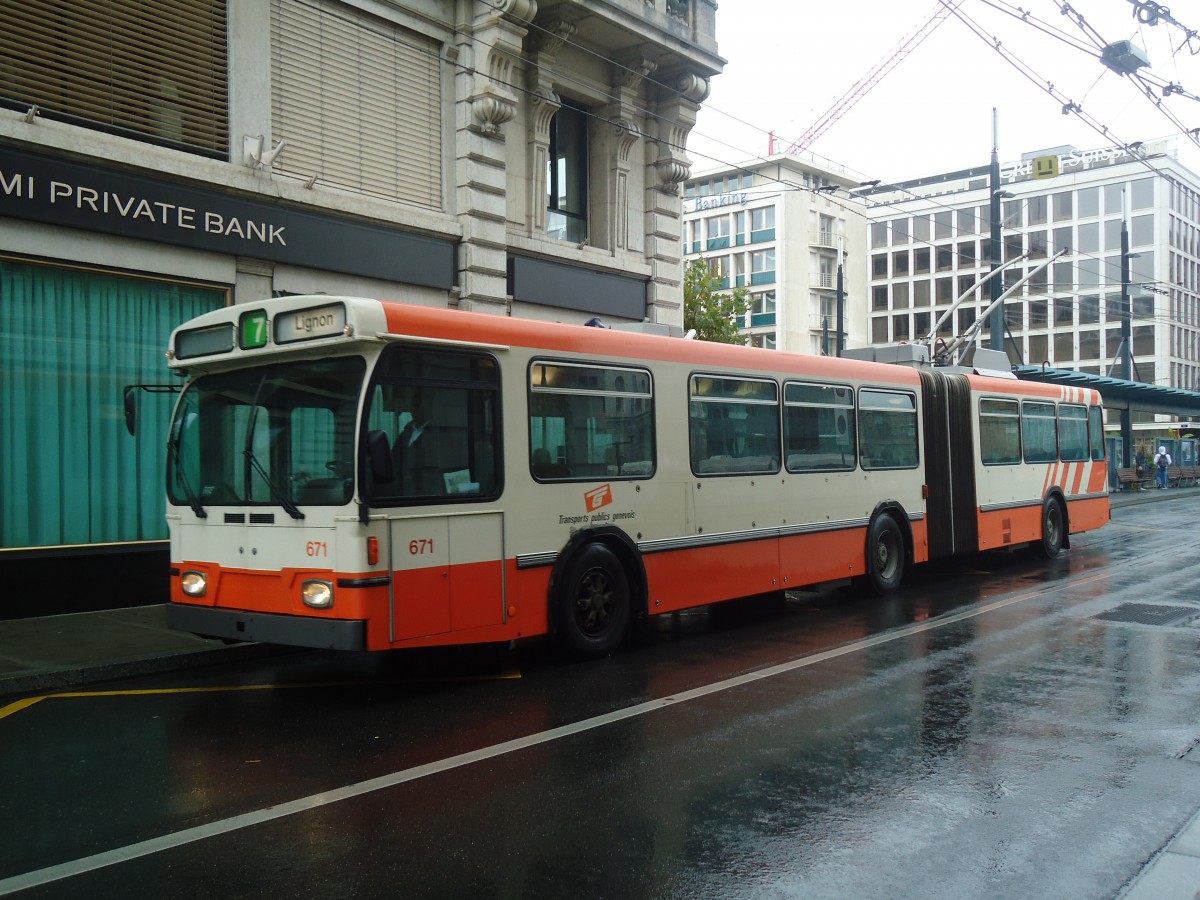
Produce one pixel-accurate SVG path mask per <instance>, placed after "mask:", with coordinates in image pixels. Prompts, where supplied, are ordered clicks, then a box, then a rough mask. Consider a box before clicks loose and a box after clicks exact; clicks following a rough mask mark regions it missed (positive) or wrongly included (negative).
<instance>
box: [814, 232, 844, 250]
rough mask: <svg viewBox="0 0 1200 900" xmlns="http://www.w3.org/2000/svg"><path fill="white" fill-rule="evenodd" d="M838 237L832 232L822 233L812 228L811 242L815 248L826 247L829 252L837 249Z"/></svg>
mask: <svg viewBox="0 0 1200 900" xmlns="http://www.w3.org/2000/svg"><path fill="white" fill-rule="evenodd" d="M837 241H838V235H837V232H834V231H824V230H822V229H820V228H814V229H813V232H812V242H813V245H814V246H817V247H828V248H829V249H831V250H836V249H837Z"/></svg>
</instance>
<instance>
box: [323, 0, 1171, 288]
mask: <svg viewBox="0 0 1200 900" xmlns="http://www.w3.org/2000/svg"><path fill="white" fill-rule="evenodd" d="M482 2H485V3H487V5H489V6H491V7H492V8H493V9H497V10H499V9H500V7H497V6H495V5H494V4H492V3H488V0H482ZM942 2H945V3H946V4H947V5H948V6H949V2H948V0H942ZM985 2H987V0H985ZM988 5H992V6H995V5H996V4H994V3H988ZM951 12H953V13H954V14H955V15H958V16H959V17H960V18H963V15H962V14H961V13H960V11H959V10H957V9H956V8H953V7H951ZM347 21H351V20H350V19H347ZM530 24H531V25H532V23H530ZM533 27H535V28H539V27H540V26H533ZM968 27H971V24H970V23H968ZM541 30H542V31H543V32H545V33H546V34H548V35H551V34H552V33H551V32H549V31H548V30H547V29H544V28H543V29H541ZM972 30H973V31H976V29H975V28H973V27H972ZM456 33H458V34H460V35H462V36H464V37H468V38H469V37H471V35H467V34H464V33H463V32H460V31H456ZM976 33H977V34H980V32H979V31H976ZM980 36H982V37H985V38H986V36H985V35H983V34H981V35H980ZM564 43H567V44H571V45H572V46H574V47H576V48H577V49H580V50H581V51H583V52H586V53H589V54H590V55H592V56H594V57H596V58H598V59H601V60H603V61H605V62H608V63H610V64H612V65H614V66H616V67H618V68H620V69H622V70H624V71H626V72H628V73H633V74H639V75H641V77H643V78H645V79H646V80H647V81H649V82H650V83H652V84H655V85H657V86H659V87H661V88H662V89H664V90H666V91H669V92H673V93H675V94H677V95H678V94H681V93H682V92H680V91H679V90H678V89H677V88H675V87H673V86H671V85H667V84H664V83H663V82H661V81H658V80H656V79H654V78H653V77H651V76H650V75H644V74H642V73H639V72H637V71H636V70H634V69H632V68H631V67H629V66H627V65H626V64H624V63H621V62H620V61H618V60H615V59H612V58H610V57H606V56H604V55H603V54H598V53H596V52H595V51H592V50H590V48H587V47H585V46H583V45H581V44H577V43H574V42H571V41H570V40H569V39H568V40H566V41H564ZM995 43H996V45H997V47H998V46H999V41H996V42H995ZM427 55H429V56H430V57H431V58H437V59H442V58H443V57H442V56H441V55H440V54H436V53H428V54H427ZM449 62H450V64H451V65H452V66H454V67H455V68H457V69H459V70H461V71H464V72H468V73H471V74H477V75H483V76H484V77H486V78H488V79H489V80H490V81H492V82H493V83H496V84H497V85H498V86H502V87H505V88H507V89H509V90H511V91H513V92H515V93H518V94H524V95H527V96H531V97H536V96H538V95H537V93H536V91H534V90H532V89H530V88H528V87H525V86H524V85H520V84H516V83H512V82H508V81H504V80H503V79H500V78H498V77H497V76H494V75H491V74H487V73H483V72H480V71H478V70H477V69H475V68H474V66H473V65H468V64H466V63H461V62H459V61H457V60H451V61H449ZM558 74H560V75H561V73H558ZM1023 74H1025V73H1023ZM1027 77H1028V75H1027ZM1035 83H1036V82H1035ZM577 84H578V85H580V86H583V85H584V83H583V82H582V81H579V82H577ZM587 87H588V90H589V92H590V93H595V89H594V85H590V84H589V85H587ZM601 93H603V92H601ZM605 96H606V97H607V99H610V100H617V99H619V98H618V97H617V95H615V94H606V95H605ZM579 111H580V112H581V113H583V114H584V115H585V116H587V117H589V118H591V119H593V120H595V121H598V122H602V123H605V124H608V125H613V126H618V125H620V124H621V123H619V122H617V121H615V120H614V119H611V118H609V117H607V116H604V115H601V114H598V113H595V112H592V111H591V110H588V109H580V110H579ZM636 111H637V112H638V113H640V114H642V115H645V116H646V117H647V118H651V119H656V120H663V117H662V116H660V115H658V114H657V113H655V112H654V111H652V110H649V109H647V108H645V107H642V106H636ZM731 118H734V119H735V120H737V121H742V120H738V119H737V117H731ZM743 124H746V125H748V127H751V128H756V126H753V125H752V124H750V123H745V122H744V123H743ZM757 130H760V131H763V133H768V132H766V131H765V130H762V129H757ZM1098 130H1100V133H1101V134H1102V135H1104V136H1107V135H1108V130H1107V128H1106V127H1104V126H1099V128H1098ZM640 136H641V137H642V138H644V139H646V140H648V141H650V142H651V143H654V144H659V145H664V146H666V147H668V148H670V149H672V150H679V151H680V152H684V153H689V154H691V155H695V156H699V157H702V158H704V159H707V160H709V161H711V162H713V163H716V164H717V165H718V166H719V167H721V168H722V169H723V170H725V171H727V172H733V171H737V172H741V173H745V174H751V175H753V176H755V177H756V178H759V179H762V180H764V181H767V182H768V183H774V184H778V185H780V186H781V189H783V190H796V191H804V192H806V193H810V194H814V195H816V194H824V195H825V197H826V199H827V200H828V201H829V203H830V204H831V205H833V206H836V207H838V208H840V209H842V210H843V211H845V212H847V213H850V214H854V215H857V216H863V217H865V216H866V212H867V211H868V210H869V209H876V208H880V207H887V206H898V205H900V204H902V203H909V202H911V201H910V200H900V199H898V200H894V201H886V202H876V203H874V204H870V205H868V204H867V203H866V202H865V200H864V205H863V208H861V209H860V208H859V207H858V206H856V205H851V204H849V203H847V202H843V201H842V200H841V198H839V197H836V196H834V195H833V194H831V193H830V192H828V191H826V190H822V189H821V188H820V187H814V186H810V185H805V184H802V183H797V182H795V181H790V180H788V179H784V178H779V177H775V176H771V175H769V174H767V173H764V172H762V171H757V170H751V169H747V168H745V166H744V165H743V164H740V163H739V164H734V163H729V162H727V161H724V160H721V159H720V158H718V157H715V156H712V155H711V154H706V153H703V152H697V151H695V150H691V151H689V150H688V148H687V147H686V146H679V145H675V144H672V143H671V142H669V141H667V140H664V139H662V138H659V137H654V136H651V135H647V134H642V135H640ZM720 143H723V142H720ZM725 145H726V146H729V147H730V148H731V149H735V150H736V149H739V148H737V147H734V146H733V145H731V144H725ZM751 158H752V159H753V160H756V161H757V162H761V163H770V162H772V160H769V159H766V158H763V157H761V156H757V155H752V157H751ZM1140 161H1141V162H1142V163H1144V164H1145V165H1147V167H1148V168H1150V169H1151V170H1152V171H1154V172H1155V173H1157V174H1160V175H1162V174H1164V173H1162V172H1161V171H1160V170H1158V169H1156V168H1154V167H1153V166H1150V165H1149V163H1148V161H1146V160H1145V159H1144V158H1143V159H1141V160H1140ZM835 165H836V164H835ZM887 189H889V190H897V191H899V192H902V193H907V194H909V195H910V196H911V197H912V198H914V199H920V200H922V201H925V202H927V203H929V204H931V205H932V206H934V207H937V208H940V209H942V210H945V211H948V212H957V211H958V209H959V208H960V207H955V206H949V205H947V204H944V203H941V202H940V201H938V200H937V199H936V198H933V197H929V196H926V195H921V194H917V193H915V192H913V191H911V190H909V189H907V188H905V187H902V186H899V185H892V186H889V187H888V188H887ZM847 190H849V189H847ZM910 214H911V213H910ZM951 228H952V230H953V232H954V234H953V235H952V237H951V238H950V239H949V240H952V241H955V242H958V241H959V240H961V238H963V237H965V236H967V234H968V233H967V232H964V231H963V230H962V229H960V228H959V227H958V225H957V217H956V218H955V220H954V222H953V223H952V225H951ZM969 234H970V236H971V237H972V238H974V237H975V236H976V235H978V234H979V232H978V231H972V232H969ZM937 241H938V239H936V238H933V239H928V240H922V239H914V240H913V241H912V243H913V244H916V243H918V242H920V243H923V244H925V245H927V246H928V247H929V248H930V250H931V251H935V252H936V250H937V249H939V248H944V247H945V244H939V243H938V242H937ZM1053 246H1054V245H1053V244H1051V243H1049V242H1048V249H1049V248H1052V247H1053ZM867 252H868V253H870V252H871V250H870V248H869V249H868V251H867ZM1072 253H1073V255H1075V256H1077V257H1078V256H1083V257H1085V258H1091V259H1095V260H1097V261H1101V262H1102V261H1103V257H1096V256H1090V254H1081V253H1080V252H1079V251H1075V250H1073V251H1072ZM955 271H956V272H957V270H955ZM930 274H931V276H933V277H934V278H936V277H938V276H936V275H935V274H934V273H932V272H931V273H930ZM942 277H955V278H957V277H960V276H958V275H957V274H955V275H951V276H942ZM1029 296H1033V295H1028V294H1027V295H1026V297H1029ZM931 299H932V298H931ZM930 309H931V310H932V309H933V306H931V307H930Z"/></svg>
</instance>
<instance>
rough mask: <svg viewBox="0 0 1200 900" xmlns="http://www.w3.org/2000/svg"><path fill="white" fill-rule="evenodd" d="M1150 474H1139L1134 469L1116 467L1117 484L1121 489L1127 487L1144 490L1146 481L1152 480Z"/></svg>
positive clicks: (1133, 489)
mask: <svg viewBox="0 0 1200 900" xmlns="http://www.w3.org/2000/svg"><path fill="white" fill-rule="evenodd" d="M1153 480H1154V477H1153V476H1151V475H1141V476H1139V475H1138V474H1137V472H1136V470H1134V469H1117V484H1119V485H1120V486H1121V490H1125V489H1127V488H1128V489H1129V490H1131V491H1136V490H1145V489H1146V482H1149V481H1153Z"/></svg>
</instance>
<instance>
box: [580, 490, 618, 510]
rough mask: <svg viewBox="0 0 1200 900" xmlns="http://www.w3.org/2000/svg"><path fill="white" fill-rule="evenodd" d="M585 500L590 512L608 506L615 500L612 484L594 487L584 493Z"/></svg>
mask: <svg viewBox="0 0 1200 900" xmlns="http://www.w3.org/2000/svg"><path fill="white" fill-rule="evenodd" d="M583 499H584V502H585V503H586V504H587V511H588V512H595V511H596V510H598V509H601V508H602V507H605V506H608V504H610V503H612V502H613V496H612V485H611V484H602V485H600V487H598V488H592V489H591V490H590V491H588V492H587V493H586V494H584V495H583Z"/></svg>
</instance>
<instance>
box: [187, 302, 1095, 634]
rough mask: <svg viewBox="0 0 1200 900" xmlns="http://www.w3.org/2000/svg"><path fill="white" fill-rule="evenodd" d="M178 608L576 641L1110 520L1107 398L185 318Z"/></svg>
mask: <svg viewBox="0 0 1200 900" xmlns="http://www.w3.org/2000/svg"><path fill="white" fill-rule="evenodd" d="M168 356H169V360H170V365H171V367H173V368H174V369H177V370H186V374H187V375H188V376H189V379H190V380H189V381H188V382H187V384H186V387H185V388H184V390H183V391H182V393H181V394H180V397H179V400H178V403H177V406H176V410H175V414H174V416H173V418H172V422H171V427H170V432H169V435H168V446H167V455H168V467H167V470H168V474H167V492H168V509H167V517H168V521H169V526H170V536H171V560H172V562H171V565H172V570H171V601H172V602H171V604H170V607H169V611H170V621H171V623H172V625H173V626H174V627H176V628H179V629H182V630H186V631H191V632H195V633H198V634H204V635H211V636H214V637H221V638H228V639H239V640H253V641H267V642H274V643H282V644H294V645H299V646H311V647H326V648H341V649H347V650H363V649H366V650H385V649H389V648H402V647H419V646H430V645H436V644H461V643H472V642H488V641H511V640H514V639H517V638H523V637H527V636H531V635H540V634H547V633H549V634H553V635H556V636H557V637H558V638H559V639H560V640H561V641H562V642H563V643H564V644H565V645H566V646H567V647H569V648H570V649H571V650H572V651H574V652H575V653H578V654H580V655H585V656H586V655H599V654H604V653H608V652H610V651H612V650H613V649H614V648H615V647H617V645H618V644H619V643H620V642H621V640H622V638H623V636H624V635H625V633H626V631H627V629H628V626H629V624H630V621H631V619H633V618H634V617H639V616H651V615H656V614H659V613H667V612H672V611H676V610H680V609H684V608H687V607H692V606H697V605H701V604H709V603H714V602H716V601H720V600H726V599H730V598H733V597H741V596H747V595H751V594H759V593H767V592H772V591H780V590H788V589H792V588H798V587H801V586H804V585H810V584H815V583H818V582H826V581H833V580H840V579H846V578H858V579H860V581H861V583H862V584H863V585H865V586H867V587H869V588H871V589H874V590H875V591H877V592H881V593H886V592H889V591H894V590H896V589H897V587H898V586H899V584H900V582H901V578H902V577H903V575H904V573H905V571H906V569H908V568H909V567H910V566H912V565H914V564H916V563H921V562H924V561H926V560H931V559H935V558H939V557H946V556H950V555H952V554H956V553H963V552H973V551H976V550H982V549H988V548H999V547H1009V546H1012V545H1017V544H1032V545H1033V546H1034V547H1035V548H1036V549H1038V550H1040V551H1041V552H1042V553H1044V554H1045V555H1047V556H1054V555H1056V554H1058V553H1059V552H1060V550H1061V549H1062V548H1064V547H1066V546H1068V541H1069V535H1070V534H1071V533H1073V532H1079V531H1084V530H1086V529H1090V528H1096V527H1098V526H1100V525H1103V524H1104V523H1105V522H1107V521H1108V518H1109V506H1108V493H1107V485H1106V477H1105V475H1106V472H1105V462H1104V459H1103V457H1104V439H1103V432H1102V415H1101V409H1100V398H1099V395H1098V394H1097V393H1096V392H1095V391H1092V390H1086V389H1080V388H1068V387H1059V386H1051V385H1045V384H1037V383H1029V382H1020V381H1017V380H1015V379H1012V378H1001V377H985V376H979V375H975V374H949V373H946V372H942V371H938V370H937V369H932V368H927V369H920V368H908V367H904V366H896V365H885V364H879V363H873V362H865V361H858V360H851V359H829V358H821V357H817V356H801V355H793V354H788V353H782V352H778V351H772V350H758V349H753V348H749V347H732V346H727V345H720V344H711V343H704V342H700V341H692V340H684V339H681V338H677V337H664V336H654V335H648V334H643V333H634V332H629V331H619V330H615V329H606V328H596V327H587V326H580V325H562V324H553V323H546V322H536V321H528V320H517V319H511V318H505V317H501V316H490V315H482V314H474V313H468V312H460V311H456V310H445V309H430V308H425V307H420V306H414V305H410V304H404V303H392V302H381V301H377V300H366V299H358V298H351V297H333V296H300V297H287V298H281V299H274V300H267V301H263V302H261V303H250V304H239V305H237V306H233V307H229V308H227V309H224V310H219V311H216V312H212V313H208V314H206V315H203V316H200V317H199V318H197V319H195V320H193V321H190V322H188V323H186V324H184V325H183V326H181V327H180V328H178V329H176V330H175V332H174V333H173V334H172V335H171V344H170V351H169V353H168Z"/></svg>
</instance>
